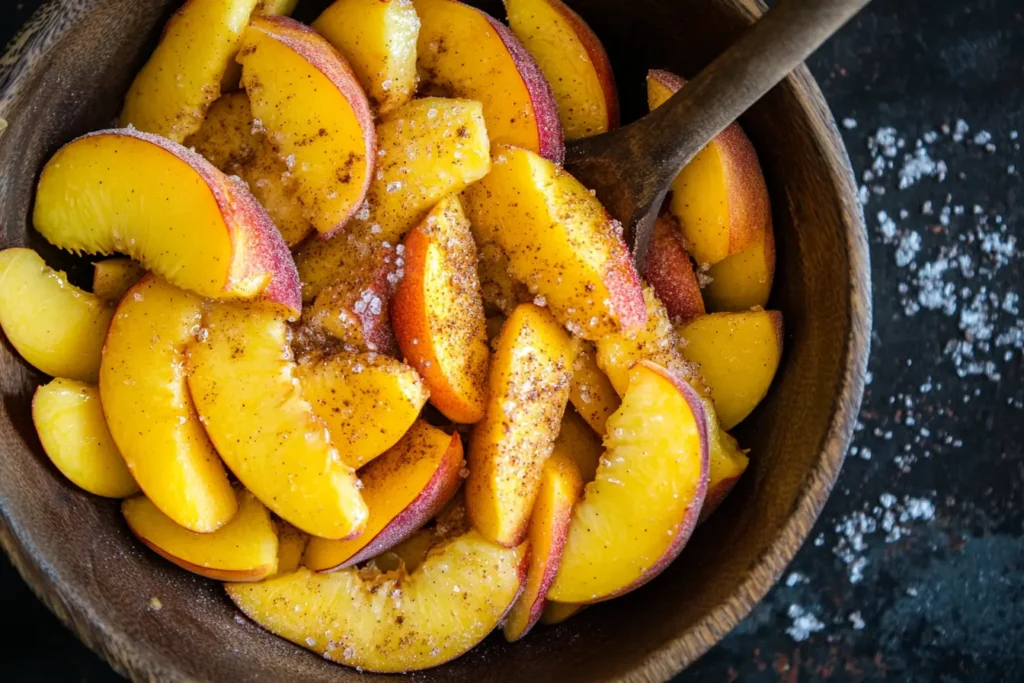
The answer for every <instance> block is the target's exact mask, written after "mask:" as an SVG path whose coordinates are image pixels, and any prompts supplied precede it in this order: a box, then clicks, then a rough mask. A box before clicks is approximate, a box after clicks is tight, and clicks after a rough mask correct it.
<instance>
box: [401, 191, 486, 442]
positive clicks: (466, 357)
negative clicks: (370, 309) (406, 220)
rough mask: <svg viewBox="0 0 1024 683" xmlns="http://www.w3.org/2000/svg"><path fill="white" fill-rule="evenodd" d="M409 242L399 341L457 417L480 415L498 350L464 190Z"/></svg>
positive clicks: (434, 395)
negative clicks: (493, 351) (492, 343)
mask: <svg viewBox="0 0 1024 683" xmlns="http://www.w3.org/2000/svg"><path fill="white" fill-rule="evenodd" d="M403 244H404V246H405V254H404V257H405V277H404V278H402V280H401V282H399V283H398V289H397V290H396V291H395V297H394V300H393V301H392V304H391V321H392V323H393V325H394V328H395V336H396V337H397V339H398V345H399V347H400V348H401V349H402V353H403V354H404V355H405V359H406V361H407V362H408V363H409V364H410V365H412V366H413V367H414V368H416V371H417V372H419V373H420V375H422V376H423V380H424V382H426V384H427V387H428V388H429V389H430V402H431V403H432V404H434V407H435V408H437V409H438V410H440V411H441V412H442V413H444V415H445V417H447V418H448V419H450V420H452V421H454V422H460V423H463V424H470V423H473V422H478V421H479V420H481V419H483V416H484V406H485V404H486V402H487V365H488V362H489V360H490V353H489V351H488V348H487V322H486V319H485V318H484V306H483V300H482V298H481V295H480V282H479V280H478V279H477V270H476V264H477V258H476V244H475V243H474V242H473V235H472V233H471V232H470V229H469V221H467V220H466V215H465V214H464V213H463V212H462V204H460V203H459V199H458V197H456V196H454V195H453V196H451V197H449V198H447V199H444V200H442V201H441V203H440V204H438V205H437V206H436V207H434V209H433V210H431V212H430V213H429V214H427V217H426V219H425V220H424V221H423V222H422V223H421V224H420V225H419V226H417V227H416V228H414V229H413V230H412V232H410V233H409V234H408V235H406V236H405V240H404V241H403Z"/></svg>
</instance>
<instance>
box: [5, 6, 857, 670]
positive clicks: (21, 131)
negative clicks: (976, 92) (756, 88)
mask: <svg viewBox="0 0 1024 683" xmlns="http://www.w3.org/2000/svg"><path fill="white" fill-rule="evenodd" d="M325 4H326V2H325V1H323V0H303V2H302V3H300V8H299V16H300V18H303V19H306V20H309V19H310V18H312V17H314V16H316V14H317V13H318V11H319V10H321V9H322V8H323V6H324V5H325ZM570 4H571V5H572V6H573V8H574V9H576V10H577V11H578V12H579V13H580V14H582V16H583V17H584V18H586V19H587V20H588V21H589V22H590V23H591V25H592V27H593V28H594V30H595V31H596V33H597V34H598V36H600V37H601V38H602V40H603V41H604V42H605V44H606V47H607V48H608V51H609V54H610V56H611V58H612V63H613V65H614V66H615V69H616V80H617V82H618V83H619V84H620V88H621V92H622V96H623V101H622V105H623V113H624V118H625V120H631V119H634V118H637V117H639V116H641V115H642V114H643V113H645V112H646V101H645V98H644V95H643V92H644V74H645V73H646V71H647V69H649V68H665V69H669V70H672V71H676V72H678V73H680V74H681V75H684V76H692V75H694V74H695V73H697V72H698V71H699V70H700V69H701V68H702V67H704V66H706V65H707V64H708V63H709V62H710V61H711V60H712V59H713V58H714V57H715V56H716V55H717V54H719V53H721V51H722V50H723V49H724V48H725V47H726V46H727V45H729V44H730V43H731V42H732V41H733V40H735V39H736V37H737V36H738V35H739V34H740V33H741V31H742V30H743V28H744V27H745V26H746V25H748V24H749V23H750V22H751V21H752V20H753V19H754V18H755V17H756V16H758V14H759V13H760V12H761V11H762V9H763V8H762V7H761V6H760V5H759V4H758V3H757V2H755V0H687V1H686V2H664V0H632V1H631V2H629V3H622V2H612V1H611V0H577V1H576V2H572V3H570ZM176 5H177V3H176V2H173V1H172V0H53V1H52V2H51V4H49V5H48V6H47V7H46V8H45V9H44V10H43V11H42V12H41V13H40V14H39V15H37V17H36V19H35V20H34V22H33V23H32V25H31V26H30V27H29V28H27V29H26V32H25V33H23V34H22V38H20V39H19V40H18V41H16V42H15V43H14V53H13V56H8V57H5V58H4V60H3V61H0V118H3V119H5V120H6V121H7V122H8V124H9V125H8V128H7V130H6V131H5V132H4V133H3V134H0V167H2V168H3V173H2V174H0V230H2V241H0V245H2V246H4V247H6V246H12V245H20V244H29V245H31V246H34V247H37V248H39V249H40V251H41V252H42V253H43V255H44V257H45V258H47V260H48V261H49V262H50V263H51V264H53V265H57V266H61V267H65V268H69V269H70V271H71V273H72V277H76V274H77V276H84V275H86V273H87V270H88V269H87V268H85V267H84V266H85V265H86V264H87V261H85V260H81V259H73V258H70V257H68V256H67V255H66V254H60V253H58V252H57V251H56V250H54V249H52V248H50V247H49V246H48V245H45V244H43V243H41V240H40V239H39V238H38V236H36V235H35V234H34V233H33V232H32V231H31V230H30V223H29V216H30V211H31V201H32V192H33V186H34V183H35V180H36V177H37V174H38V172H39V169H40V168H41V167H42V165H43V163H44V162H45V160H46V159H47V158H48V157H49V155H50V154H52V153H53V151H54V150H55V149H56V148H57V147H59V146H60V145H61V144H62V143H64V142H67V141H68V140H70V139H71V138H73V137H74V136H75V135H77V134H79V133H82V132H85V131H87V130H91V129H95V128H99V127H103V126H105V125H108V124H109V122H110V121H111V120H112V117H113V116H114V115H115V114H116V112H117V110H118V109H119V107H120V101H121V97H122V96H123V94H124V92H125V91H126V90H127V87H128V84H129V83H130V81H131V78H132V76H133V74H134V73H135V71H136V70H137V69H138V67H139V65H140V64H141V62H142V60H143V59H144V58H145V56H146V54H148V51H149V50H150V49H151V48H152V45H153V44H154V41H155V39H156V36H157V34H158V32H159V30H160V27H161V26H162V24H163V22H164V21H165V19H166V17H167V16H168V14H169V12H170V11H171V10H172V9H173V8H174V6H176ZM481 6H483V7H484V8H485V9H487V10H488V11H490V12H491V13H492V14H495V15H496V16H503V12H502V9H501V6H500V4H499V3H498V2H496V1H492V0H487V1H486V2H481ZM72 29H73V30H72ZM741 124H742V125H743V126H744V128H745V130H746V131H747V133H748V134H749V136H750V138H751V139H752V141H753V143H754V145H755V147H756V148H757V151H758V153H759V155H760V158H761V163H762V166H763V168H764V170H765V172H766V175H767V181H768V188H769V192H770V194H771V199H772V205H773V220H774V224H775V226H776V235H777V242H778V259H779V261H778V276H777V281H776V287H775V291H774V293H773V297H772V301H771V302H770V305H771V306H772V307H773V308H778V309H780V310H782V311H783V314H784V316H785V320H786V330H787V336H786V340H785V341H786V345H787V348H786V350H785V354H784V357H783V364H782V367H781V369H780V371H779V374H778V376H777V378H776V381H775V384H774V386H773V388H772V391H771V392H770V394H769V396H768V399H767V400H766V401H765V403H763V404H762V405H761V406H760V407H759V408H758V410H756V411H755V413H754V415H753V416H752V418H751V419H749V420H748V421H747V422H745V423H744V424H743V425H742V428H741V430H740V434H739V436H740V440H741V443H743V445H745V446H748V447H751V448H752V449H753V453H752V455H753V458H752V464H751V468H750V470H749V471H748V473H747V474H746V475H745V476H744V478H743V479H742V480H741V481H740V483H739V485H738V486H737V488H736V490H735V491H734V492H733V493H732V494H731V495H730V497H729V498H728V499H727V500H726V501H725V502H724V503H723V506H722V508H721V509H720V510H719V511H718V512H717V513H716V514H715V515H714V516H713V517H712V518H711V519H710V520H709V521H708V522H707V523H706V524H705V525H703V526H702V527H701V528H700V529H699V530H698V531H697V532H696V533H695V535H694V538H693V540H692V541H691V545H690V547H688V548H687V549H686V550H685V551H684V552H683V554H682V556H681V557H680V559H679V560H678V561H677V562H676V563H675V564H674V565H673V566H672V567H671V568H670V569H669V570H668V571H666V572H665V573H664V574H663V575H662V576H660V577H659V578H658V579H656V580H655V581H653V582H651V583H650V584H648V585H647V586H645V587H644V588H642V589H640V590H638V591H637V592H635V593H633V594H631V595H630V596H628V597H626V598H623V599H620V600H615V601H611V602H609V603H606V604H602V605H598V606H596V607H593V608H592V609H588V610H586V611H584V612H582V613H581V614H579V615H578V616H576V617H574V618H572V619H570V620H568V621H567V622H565V623H564V624H561V625H559V626H556V627H551V628H544V629H537V630H536V632H535V633H533V634H531V635H530V636H529V637H527V638H525V639H524V640H523V641H521V642H520V643H516V644H513V645H507V644H505V643H504V642H503V640H502V639H501V638H500V635H499V636H497V637H492V638H489V639H488V640H487V641H486V642H485V643H484V644H483V645H482V646H481V647H479V648H477V649H476V650H474V651H473V652H471V653H470V654H469V655H467V656H465V657H463V658H461V659H459V660H456V661H455V662H453V663H451V664H448V665H445V666H443V667H441V668H439V669H436V670H434V671H431V672H427V673H425V674H421V675H419V676H417V680H426V681H461V680H473V681H522V680H529V681H539V682H544V681H566V680H623V681H661V680H666V679H668V678H670V677H671V676H672V675H673V674H674V673H675V672H677V671H678V670H680V669H681V668H683V667H685V666H686V665H687V664H688V663H690V662H692V661H693V660H694V659H696V658H697V657H699V656H700V655H701V654H703V653H704V652H705V651H706V650H707V649H708V648H709V647H711V646H712V645H713V644H714V643H715V642H716V641H717V640H718V639H719V638H721V637H722V636H723V635H724V634H725V633H726V632H728V631H729V629H731V628H732V627H733V626H735V625H736V623H737V622H738V621H739V620H740V619H742V618H743V617H744V616H745V615H746V614H747V613H748V612H749V611H750V609H751V608H752V607H753V605H754V604H755V603H756V602H757V601H758V600H759V599H760V598H761V597H762V596H763V595H764V594H765V592H766V591H767V590H768V589H769V588H770V587H771V585H772V584H773V583H774V582H775V580H776V579H777V578H778V576H779V575H780V574H781V573H782V571H783V570H784V568H785V566H786V564H787V563H788V562H789V561H790V559H792V557H793V555H794V554H795V553H796V550H797V548H798V547H799V546H800V544H801V543H803V541H804V540H805V539H806V537H807V534H808V532H809V530H810V528H811V526H812V525H813V523H814V520H815V518H816V517H817V515H818V513H819V511H820V510H821V508H822V506H823V505H824V503H825V500H826V499H827V497H828V493H829V491H830V489H831V487H832V485H833V483H834V482H835V480H836V476H837V475H838V472H839V468H840V466H841V464H842V460H843V455H844V453H845V451H846V447H847V445H848V443H849V439H850V436H851V433H852V431H853V426H854V424H855V421H856V417H857V411H858V408H859V405H860V399H861V394H862V390H863V383H864V371H865V365H866V361H867V355H868V346H869V339H868V334H869V330H870V319H871V311H870V291H869V288H870V280H869V264H868V254H867V240H866V235H865V231H864V225H863V219H862V217H861V214H860V209H859V205H858V204H857V201H856V194H855V185H854V182H853V178H852V174H851V171H850V167H849V163H848V161H847V158H846V153H845V150H844V149H843V146H842V143H841V142H840V139H839V136H838V133H837V131H836V127H835V123H834V121H833V119H832V116H831V114H830V112H829V111H828V108H827V106H826V105H825V102H824V101H823V100H822V97H821V93H820V92H819V91H818V88H817V86H816V85H815V84H814V81H813V80H812V79H811V77H810V75H809V73H808V72H807V71H806V70H805V69H803V68H800V69H798V70H797V71H796V72H795V73H794V74H793V75H792V76H790V77H789V78H787V79H786V80H785V81H784V82H783V83H782V84H780V85H779V86H778V87H776V88H774V89H773V90H772V91H770V92H769V93H768V94H767V95H766V96H765V97H764V98H763V99H761V100H760V101H759V102H758V103H757V104H756V105H754V107H753V108H752V109H751V110H750V111H749V112H748V113H747V114H746V115H745V116H744V117H743V118H742V119H741ZM86 281H87V280H85V278H84V277H80V279H79V283H83V282H86ZM41 379H42V378H41V377H40V376H39V375H38V374H37V373H35V372H33V371H31V370H30V369H29V368H27V367H26V366H25V364H24V363H23V362H22V361H21V360H20V359H19V358H18V357H17V355H16V354H15V353H14V351H13V350H12V349H11V348H10V346H9V345H7V344H6V343H5V344H4V345H3V346H2V347H0V391H2V394H3V407H2V408H0V543H2V544H3V547H4V549H5V550H6V551H7V552H8V553H9V554H10V555H11V557H12V560H13V562H14V564H15V566H17V567H18V570H19V571H20V572H21V574H22V575H23V576H24V577H25V578H26V580H27V581H28V582H29V583H30V585H32V587H33V590H35V591H36V593H37V594H38V595H39V596H40V597H41V598H42V599H43V600H44V602H46V604H47V605H48V606H49V607H50V609H52V610H53V611H54V612H55V613H56V614H57V615H58V616H60V618H61V619H62V620H63V621H64V623H65V624H67V625H68V626H69V628H72V629H74V630H75V632H76V633H77V634H78V635H79V637H80V638H81V639H82V640H83V641H84V642H85V643H86V644H88V645H89V646H90V647H92V648H93V649H95V650H96V651H97V652H99V653H100V654H102V655H103V656H104V657H106V658H107V660H108V661H110V662H111V664H112V665H113V666H114V667H115V668H116V669H117V670H118V671H120V672H121V673H123V674H125V675H127V676H129V677H130V678H132V679H134V680H138V681H147V680H160V681H186V680H200V681H227V680H230V681H242V680H244V681H288V682H289V683H292V682H294V683H304V682H306V681H310V682H312V681H365V680H378V679H379V680H381V681H385V680H394V679H393V678H390V677H389V678H385V677H383V676H373V675H368V674H359V673H357V672H355V671H352V670H349V669H345V668H342V667H339V666H336V665H332V664H329V663H327V662H325V661H323V660H322V659H319V658H318V657H316V656H314V655H312V654H310V653H308V652H306V651H304V650H301V649H299V648H297V647H295V646H292V645H291V644H289V643H287V642H285V641H283V640H280V639H278V638H275V637H273V636H270V635H268V634H266V633H265V632H263V631H262V630H260V629H259V628H257V627H256V626H255V625H253V624H252V623H250V622H248V621H246V620H244V619H242V620H241V621H237V620H236V617H237V615H238V613H237V611H236V610H234V608H233V607H232V606H231V605H230V604H228V602H227V600H226V599H225V598H224V595H223V591H222V590H221V588H220V586H218V585H217V584H215V583H214V582H211V581H206V580H202V579H198V578H195V577H193V576H191V575H188V574H186V573H185V572H183V571H181V570H179V569H178V568H176V567H174V566H173V565H170V564H169V563H167V562H165V561H163V560H161V559H160V558H158V557H156V556H155V555H153V554H152V553H149V552H148V551H147V550H146V549H145V548H143V547H142V546H141V545H140V544H138V543H136V542H135V541H134V539H132V537H131V535H130V534H129V532H128V531H127V529H126V528H125V527H124V525H123V522H122V521H121V519H120V516H119V514H118V512H117V507H116V504H114V503H110V502H108V501H102V500H99V499H97V498H95V497H92V496H89V495H88V494H85V493H83V492H81V491H78V490H77V489H75V488H74V487H73V486H72V485H71V484H69V483H67V482H66V481H64V479H63V478H62V477H61V476H60V475H59V473H58V472H57V471H56V470H55V469H54V468H53V467H52V466H51V465H50V464H49V462H48V461H47V460H46V458H45V456H44V455H43V454H42V451H41V449H40V447H39V444H38V441H37V439H36V437H35V434H34V432H33V430H32V427H31V421H30V419H29V401H30V396H31V391H32V389H33V388H34V387H35V386H36V385H37V384H38V383H39V382H40V381H41ZM153 597H156V598H158V599H159V601H160V603H161V605H162V607H161V609H159V610H156V609H154V608H153V607H152V606H151V602H150V600H151V598H153Z"/></svg>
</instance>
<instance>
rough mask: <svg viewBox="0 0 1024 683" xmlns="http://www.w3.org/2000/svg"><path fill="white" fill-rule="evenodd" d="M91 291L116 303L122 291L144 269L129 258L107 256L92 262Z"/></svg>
mask: <svg viewBox="0 0 1024 683" xmlns="http://www.w3.org/2000/svg"><path fill="white" fill-rule="evenodd" d="M92 267H93V271H92V293H93V294H95V295H96V296H98V297H99V298H101V299H103V300H104V301H109V302H110V303H112V304H116V303H117V302H118V301H120V300H121V297H122V296H124V293H125V292H127V291H128V289H129V288H130V287H131V286H132V285H134V284H135V283H136V282H138V281H139V280H141V279H142V276H143V275H145V274H146V271H145V269H143V267H142V266H140V265H139V264H138V263H136V262H135V261H132V260H131V259H129V258H108V259H104V260H102V261H97V262H96V263H94V264H92Z"/></svg>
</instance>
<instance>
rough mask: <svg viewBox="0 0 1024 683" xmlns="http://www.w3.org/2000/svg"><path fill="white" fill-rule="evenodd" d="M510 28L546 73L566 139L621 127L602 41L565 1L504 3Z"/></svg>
mask: <svg viewBox="0 0 1024 683" xmlns="http://www.w3.org/2000/svg"><path fill="white" fill-rule="evenodd" d="M505 11H506V12H508V25H509V27H510V28H511V29H512V32H513V33H514V34H515V35H516V37H517V38H519V40H521V41H523V45H525V46H526V49H527V51H528V52H529V53H530V55H531V56H532V57H533V58H534V59H535V60H537V66H538V67H540V70H541V71H542V72H543V73H544V76H545V77H546V78H547V81H548V83H549V84H550V85H551V90H552V91H553V93H554V96H555V102H556V103H557V104H558V118H559V120H560V121H561V122H562V130H563V131H564V132H565V139H566V140H573V139H575V138H583V137H588V136H590V135H597V134H598V133H604V132H606V131H609V130H611V129H612V128H615V127H617V126H618V125H619V95H618V93H617V92H616V90H615V76H614V74H612V65H611V62H609V61H608V55H607V54H606V53H605V51H604V46H603V45H601V41H600V40H598V38H597V36H596V35H594V32H593V31H592V30H591V29H590V26H588V25H587V22H585V21H583V18H582V17H580V15H578V14H576V13H575V12H573V11H572V10H571V9H569V8H568V7H567V6H566V5H565V3H563V2H562V1H561V0H505Z"/></svg>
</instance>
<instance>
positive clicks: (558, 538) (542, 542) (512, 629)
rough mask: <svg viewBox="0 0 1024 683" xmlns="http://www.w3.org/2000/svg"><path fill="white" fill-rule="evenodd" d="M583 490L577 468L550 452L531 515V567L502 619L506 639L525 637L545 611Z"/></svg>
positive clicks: (512, 639)
mask: <svg viewBox="0 0 1024 683" xmlns="http://www.w3.org/2000/svg"><path fill="white" fill-rule="evenodd" d="M581 493H583V480H582V479H581V478H580V471H579V470H578V469H577V468H576V465H575V464H574V463H573V461H572V460H571V459H569V458H568V457H565V456H563V455H560V454H558V453H557V452H556V453H553V454H552V455H551V457H550V458H548V459H547V461H546V462H545V463H544V470H543V472H542V474H541V480H540V493H539V494H538V495H537V502H536V503H534V505H533V512H532V513H531V514H530V530H529V532H528V533H527V538H528V539H529V541H530V567H529V569H528V570H527V572H526V585H525V586H524V588H523V592H522V593H521V594H520V595H519V598H518V599H517V600H516V602H515V604H514V605H512V610H511V611H510V612H509V613H508V618H507V619H506V620H505V626H504V631H505V639H506V640H508V641H509V642H512V641H515V640H519V639H520V638H522V637H523V636H525V635H526V634H527V633H528V632H529V631H530V629H531V628H533V626H534V624H536V623H537V621H538V620H539V619H540V617H541V613H543V611H544V603H545V600H544V596H545V595H547V593H548V588H549V587H550V586H551V582H552V581H554V580H555V574H556V573H557V572H558V565H559V563H560V562H561V560H562V548H563V547H564V546H565V538H566V535H567V534H568V532H569V521H570V520H571V519H572V508H573V506H574V505H575V504H576V501H578V500H579V498H580V494H581Z"/></svg>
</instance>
